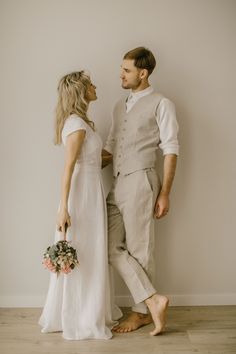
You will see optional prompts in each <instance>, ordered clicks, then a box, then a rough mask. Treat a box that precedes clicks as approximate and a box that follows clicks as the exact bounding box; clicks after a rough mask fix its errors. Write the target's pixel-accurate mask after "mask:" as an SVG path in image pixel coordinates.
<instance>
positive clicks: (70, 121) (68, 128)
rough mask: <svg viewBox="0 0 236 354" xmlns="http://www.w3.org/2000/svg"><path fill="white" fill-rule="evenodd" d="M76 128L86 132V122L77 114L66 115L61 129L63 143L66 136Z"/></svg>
mask: <svg viewBox="0 0 236 354" xmlns="http://www.w3.org/2000/svg"><path fill="white" fill-rule="evenodd" d="M77 130H84V131H85V132H87V123H85V121H84V120H83V119H82V118H80V117H78V116H70V117H68V118H67V119H66V121H65V124H64V127H63V129H62V141H63V143H64V145H65V143H66V137H67V136H68V135H70V134H71V133H73V132H75V131H77Z"/></svg>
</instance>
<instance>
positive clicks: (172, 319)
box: [0, 306, 236, 354]
mask: <svg viewBox="0 0 236 354" xmlns="http://www.w3.org/2000/svg"><path fill="white" fill-rule="evenodd" d="M125 311H126V315H127V313H128V310H127V309H126V310H125ZM40 313H41V309H39V308H2V309H0V353H1V354H46V353H47V354H61V353H63V354H80V353H81V354H89V353H93V354H102V353H103V354H112V353H118V354H126V353H129V354H139V353H143V354H154V353H155V354H165V353H166V354H167V353H168V354H176V353H178V354H193V353H195V354H196V353H201V354H207V353H208V354H212V353H214V354H216V353H217V354H227V353H231V354H232V353H234V354H235V353H236V306H206V307H170V308H169V312H168V324H167V330H166V333H165V334H162V335H159V336H156V337H151V336H150V335H149V332H150V330H151V329H152V325H149V326H146V327H143V328H140V329H139V330H138V331H135V332H132V333H127V334H114V337H113V338H112V339H111V340H84V341H67V340H65V339H63V338H62V336H61V333H50V334H42V333H41V332H40V327H39V325H38V324H37V321H38V318H39V315H40Z"/></svg>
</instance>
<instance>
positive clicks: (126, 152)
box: [113, 92, 163, 176]
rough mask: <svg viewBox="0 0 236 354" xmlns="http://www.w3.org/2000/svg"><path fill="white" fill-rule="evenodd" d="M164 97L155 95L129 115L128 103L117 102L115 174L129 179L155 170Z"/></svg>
mask: <svg viewBox="0 0 236 354" xmlns="http://www.w3.org/2000/svg"><path fill="white" fill-rule="evenodd" d="M162 98H163V96H162V95H161V94H158V93H155V92H153V93H151V94H149V95H147V96H144V97H142V98H140V99H139V100H138V102H136V104H135V105H134V106H133V107H132V108H131V110H130V111H129V112H128V113H126V104H125V99H121V100H119V101H118V102H117V104H116V105H115V108H114V114H113V138H114V146H113V173H114V176H117V175H118V174H119V173H120V174H122V175H126V174H129V173H132V172H135V171H137V170H142V169H145V168H149V167H155V164H156V151H157V149H158V145H159V143H160V132H159V128H158V124H157V108H158V105H159V103H160V101H161V99H162Z"/></svg>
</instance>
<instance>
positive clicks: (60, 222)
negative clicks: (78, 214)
mask: <svg viewBox="0 0 236 354" xmlns="http://www.w3.org/2000/svg"><path fill="white" fill-rule="evenodd" d="M69 226H71V222H70V215H69V213H68V211H67V210H61V211H59V212H58V214H57V230H58V231H60V232H62V233H63V237H64V240H66V230H67V227H69Z"/></svg>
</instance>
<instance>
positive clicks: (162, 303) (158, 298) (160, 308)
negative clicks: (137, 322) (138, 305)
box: [145, 294, 169, 336]
mask: <svg viewBox="0 0 236 354" xmlns="http://www.w3.org/2000/svg"><path fill="white" fill-rule="evenodd" d="M145 303H146V305H147V306H148V308H149V311H150V312H151V315H152V319H153V322H154V324H155V329H154V330H153V331H152V332H150V334H151V335H152V336H156V335H157V334H159V333H162V332H164V330H165V324H166V312H167V307H168V304H169V299H168V298H167V297H166V296H162V295H158V294H154V295H152V296H151V297H149V298H148V299H146V300H145Z"/></svg>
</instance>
